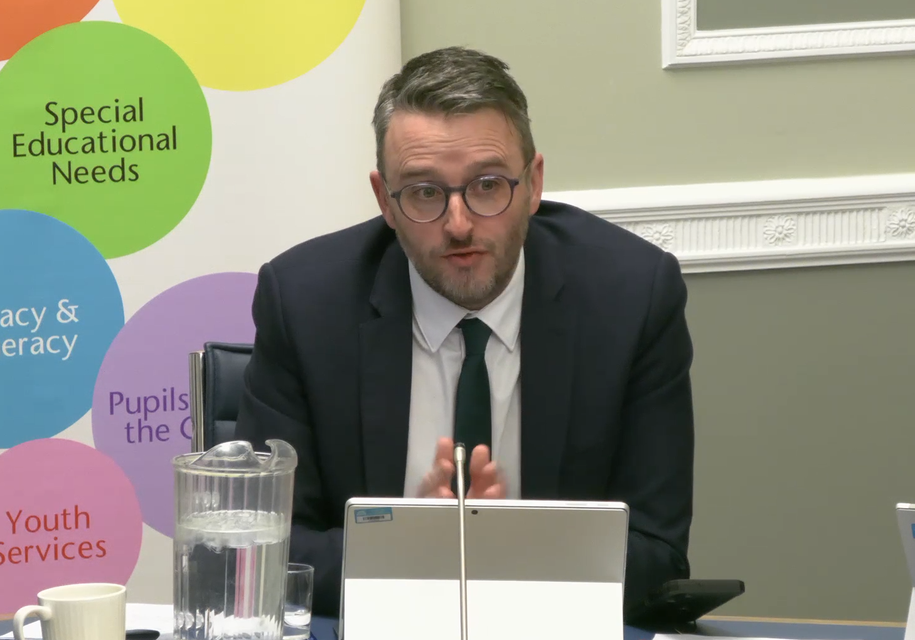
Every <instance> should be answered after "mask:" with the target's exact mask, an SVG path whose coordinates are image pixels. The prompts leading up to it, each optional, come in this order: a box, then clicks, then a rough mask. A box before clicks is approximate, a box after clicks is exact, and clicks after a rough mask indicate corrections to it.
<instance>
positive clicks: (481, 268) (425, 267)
mask: <svg viewBox="0 0 915 640" xmlns="http://www.w3.org/2000/svg"><path fill="white" fill-rule="evenodd" d="M529 222H530V218H529V216H528V215H527V214H526V212H525V213H523V214H522V215H521V216H519V219H518V222H517V223H516V224H515V225H514V226H512V227H511V229H510V230H509V232H508V235H507V236H506V239H505V243H504V244H502V246H499V244H497V243H496V242H494V241H492V240H486V239H479V240H477V239H475V238H474V236H473V234H472V233H471V235H469V236H468V237H467V238H465V239H461V240H457V239H455V238H448V239H446V242H445V243H444V245H443V246H441V247H437V248H435V249H433V250H431V251H428V252H426V253H424V252H423V251H421V250H420V249H419V248H418V247H416V246H415V245H413V244H412V243H411V242H410V240H409V239H408V238H406V237H405V236H404V234H402V233H400V230H399V229H398V230H397V231H396V234H397V239H398V241H399V242H400V245H401V247H403V250H404V253H406V254H407V257H408V258H409V259H410V262H412V263H413V266H414V267H416V271H417V273H419V275H420V276H421V277H422V279H423V280H425V281H426V284H428V285H429V287H430V288H431V289H432V290H433V291H435V292H436V293H438V294H439V295H440V296H442V297H444V298H447V299H448V300H450V301H451V302H453V303H454V304H456V305H458V306H459V307H463V308H465V309H470V310H477V309H481V308H483V307H485V306H486V305H487V304H489V303H490V302H492V301H493V300H495V299H496V298H497V297H498V296H499V294H500V293H502V291H504V290H505V287H506V286H508V283H509V282H510V281H511V278H512V276H513V275H514V273H515V267H516V266H517V265H518V256H519V255H520V254H521V248H522V247H523V246H524V241H525V240H526V238H527V230H528V225H529ZM470 248H474V249H481V250H483V251H486V253H487V256H486V258H485V259H484V261H483V262H482V263H481V264H478V265H476V266H473V267H457V268H451V267H449V266H448V265H447V264H445V261H444V259H443V256H444V255H445V254H446V253H448V252H449V251H460V250H466V249H470ZM490 265H492V266H490Z"/></svg>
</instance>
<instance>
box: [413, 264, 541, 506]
mask: <svg viewBox="0 0 915 640" xmlns="http://www.w3.org/2000/svg"><path fill="white" fill-rule="evenodd" d="M409 269H410V288H411V290H412V292H413V384H412V388H411V391H410V427H409V428H410V435H409V440H408V445H407V475H406V480H405V482H404V496H406V497H416V496H417V495H418V492H419V485H420V482H421V481H422V479H423V476H424V475H426V473H428V472H429V470H430V469H431V468H432V462H433V460H434V458H435V445H436V443H437V442H438V439H439V438H442V437H446V438H451V437H453V434H454V403H455V397H456V395H457V385H458V378H459V377H460V374H461V365H462V364H463V362H464V338H463V334H462V333H461V330H460V329H458V328H457V325H458V323H459V322H460V321H461V320H463V319H464V318H479V319H480V320H482V321H483V322H485V323H486V325H487V326H488V327H489V328H490V329H492V335H491V336H490V337H489V341H488V342H487V343H486V355H485V360H486V369H487V371H488V373H489V391H490V406H491V409H492V455H493V460H495V461H496V464H497V465H498V466H499V468H500V469H501V471H502V474H503V478H504V480H505V483H506V494H507V497H508V498H520V497H521V383H520V373H521V345H520V344H519V334H520V331H521V300H522V295H523V293H524V251H523V250H522V251H521V256H520V257H519V259H518V266H517V268H516V269H515V273H514V275H513V276H512V279H511V280H510V281H509V283H508V286H507V287H505V290H504V291H503V292H502V293H501V294H499V297H497V298H496V299H495V300H493V301H492V302H490V303H489V304H488V305H487V306H485V307H484V308H483V309H480V310H479V311H468V310H467V309H464V308H462V307H460V306H458V305H456V304H454V303H453V302H451V301H450V300H448V299H447V298H445V297H443V296H441V295H440V294H438V293H436V292H435V291H434V290H433V289H432V288H431V287H430V286H429V285H428V284H426V281H425V280H423V279H422V276H420V275H419V273H418V272H417V271H416V268H415V267H414V266H413V263H410V266H409ZM467 454H468V456H469V455H470V452H469V451H468V452H467ZM466 481H467V483H468V484H469V483H470V478H467V480H466Z"/></svg>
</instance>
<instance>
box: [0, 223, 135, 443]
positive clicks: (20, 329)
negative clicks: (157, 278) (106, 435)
mask: <svg viewBox="0 0 915 640" xmlns="http://www.w3.org/2000/svg"><path fill="white" fill-rule="evenodd" d="M123 326H124V302H123V300H122V299H121V291H120V289H118V283H117V280H115V277H114V274H113V273H112V272H111V269H110V268H109V266H108V263H107V262H106V261H105V258H104V257H103V256H102V254H101V253H99V251H98V250H97V249H96V248H95V247H94V246H93V245H92V243H90V242H89V241H88V240H87V239H86V238H85V237H84V236H82V235H81V234H80V233H79V232H77V231H76V230H75V229H73V228H72V227H70V226H68V225H66V224H64V223H63V222H60V221H59V220H57V219H55V218H52V217H50V216H46V215H43V214H40V213H34V212H32V211H22V210H19V209H7V210H0V416H2V419H0V449H8V448H11V447H14V446H16V445H17V444H21V443H23V442H26V441H28V440H35V439H37V438H47V437H50V436H53V435H56V434H57V433H59V432H61V431H63V430H64V429H66V428H67V427H69V426H71V425H72V424H73V423H74V422H76V421H77V420H79V418H81V417H82V416H83V415H84V414H85V413H86V412H87V411H89V409H90V407H91V406H92V393H93V390H94V388H95V379H96V377H97V376H98V372H99V369H100V368H101V366H102V360H104V358H105V353H106V352H107V350H108V347H109V346H110V345H111V342H112V341H113V340H114V338H115V336H117V334H118V332H119V331H120V330H121V328H122V327H123ZM137 366H143V365H142V363H137Z"/></svg>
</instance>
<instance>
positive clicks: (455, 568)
mask: <svg viewBox="0 0 915 640" xmlns="http://www.w3.org/2000/svg"><path fill="white" fill-rule="evenodd" d="M457 504H458V503H457V500H453V499H451V500H448V499H410V498H403V499H390V498H386V499H367V498H361V499H360V498H354V499H352V500H350V501H349V502H347V505H346V520H345V525H344V534H343V535H344V552H343V579H342V587H341V610H340V622H339V632H340V637H341V638H343V639H344V640H379V639H380V638H387V637H392V638H398V639H399V640H429V638H435V639H436V640H460V637H461V636H460V613H461V610H460V532H459V520H458V516H459V514H458V506H457ZM628 527H629V510H628V507H627V506H626V505H625V504H623V503H619V502H568V501H536V500H468V501H466V502H465V544H466V562H467V621H468V635H469V637H471V638H473V639H474V640H487V639H490V638H491V639H492V640H496V639H498V640H504V638H511V637H515V638H521V637H535V636H536V637H539V636H544V635H545V636H551V635H554V632H557V633H560V634H561V635H562V637H570V638H576V640H589V639H590V638H602V639H606V638H619V639H622V637H623V618H622V603H623V583H624V577H625V574H626V545H627V539H628ZM380 627H387V629H382V628H380Z"/></svg>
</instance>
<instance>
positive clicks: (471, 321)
mask: <svg viewBox="0 0 915 640" xmlns="http://www.w3.org/2000/svg"><path fill="white" fill-rule="evenodd" d="M458 327H460V328H461V332H463V334H464V346H465V348H466V349H467V355H468V356H481V355H483V354H484V353H486V343H487V342H488V341H489V336H490V335H491V334H492V329H490V328H489V327H487V326H486V323H485V322H483V321H482V320H480V319H479V318H465V319H463V320H461V321H460V322H459V323H458Z"/></svg>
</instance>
